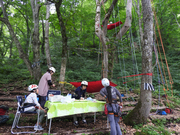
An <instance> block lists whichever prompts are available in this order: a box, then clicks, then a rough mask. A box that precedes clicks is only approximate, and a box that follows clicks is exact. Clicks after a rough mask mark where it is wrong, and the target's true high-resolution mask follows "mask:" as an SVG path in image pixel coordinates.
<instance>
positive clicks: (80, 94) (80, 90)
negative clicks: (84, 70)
mask: <svg viewBox="0 0 180 135" xmlns="http://www.w3.org/2000/svg"><path fill="white" fill-rule="evenodd" d="M87 86H88V82H87V81H82V82H81V86H79V87H77V89H76V90H75V94H74V95H73V96H72V98H75V99H80V100H84V98H85V93H86V88H87ZM73 119H74V125H75V126H78V125H79V124H78V121H77V116H76V115H74V116H73ZM82 122H83V124H87V122H86V120H85V114H82Z"/></svg>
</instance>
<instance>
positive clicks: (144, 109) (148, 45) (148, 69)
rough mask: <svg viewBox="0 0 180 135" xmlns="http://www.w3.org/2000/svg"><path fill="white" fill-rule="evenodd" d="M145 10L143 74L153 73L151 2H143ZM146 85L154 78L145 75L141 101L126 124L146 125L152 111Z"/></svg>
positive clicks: (145, 0)
mask: <svg viewBox="0 0 180 135" xmlns="http://www.w3.org/2000/svg"><path fill="white" fill-rule="evenodd" d="M141 2H142V9H143V23H144V36H143V41H144V44H143V45H142V73H152V47H153V14H152V8H151V1H149V0H141ZM144 83H150V84H152V76H148V75H143V76H142V79H141V91H140V99H139V101H138V104H137V106H136V107H135V109H134V110H133V111H131V112H130V113H129V114H128V116H127V117H126V119H125V121H124V122H125V124H128V125H134V124H140V123H146V122H147V118H148V116H149V113H150V110H151V100H152V99H151V98H152V97H151V91H150V90H144Z"/></svg>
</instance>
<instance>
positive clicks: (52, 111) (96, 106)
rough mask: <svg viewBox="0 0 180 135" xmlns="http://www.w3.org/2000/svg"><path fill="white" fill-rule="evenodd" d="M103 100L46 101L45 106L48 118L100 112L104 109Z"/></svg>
mask: <svg viewBox="0 0 180 135" xmlns="http://www.w3.org/2000/svg"><path fill="white" fill-rule="evenodd" d="M104 104H105V102H102V101H96V102H92V101H74V102H72V103H61V102H50V101H46V104H45V107H47V108H48V109H49V110H48V112H47V117H48V119H51V118H54V117H61V116H67V115H73V114H80V113H88V112H101V111H104Z"/></svg>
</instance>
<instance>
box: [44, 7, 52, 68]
mask: <svg viewBox="0 0 180 135" xmlns="http://www.w3.org/2000/svg"><path fill="white" fill-rule="evenodd" d="M49 10H50V5H49V4H48V5H47V6H46V22H45V50H46V61H47V66H48V68H50V67H51V66H52V64H51V55H50V51H49V14H50V12H49Z"/></svg>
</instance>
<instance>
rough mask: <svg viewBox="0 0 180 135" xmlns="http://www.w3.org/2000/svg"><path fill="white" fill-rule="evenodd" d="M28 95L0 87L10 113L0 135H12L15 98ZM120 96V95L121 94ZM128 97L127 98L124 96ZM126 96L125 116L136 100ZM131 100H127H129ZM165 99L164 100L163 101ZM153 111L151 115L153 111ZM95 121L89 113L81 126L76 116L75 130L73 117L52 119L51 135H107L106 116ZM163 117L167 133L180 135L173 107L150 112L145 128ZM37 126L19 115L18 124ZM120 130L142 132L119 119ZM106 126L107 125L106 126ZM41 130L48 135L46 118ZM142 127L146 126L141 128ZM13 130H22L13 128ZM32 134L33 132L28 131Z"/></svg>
mask: <svg viewBox="0 0 180 135" xmlns="http://www.w3.org/2000/svg"><path fill="white" fill-rule="evenodd" d="M68 92H69V91H66V90H64V91H63V93H64V94H66V93H68ZM27 93H28V92H27V87H21V86H14V85H13V84H9V85H8V86H7V85H6V86H2V87H1V88H0V104H1V105H6V106H8V107H9V111H8V112H7V113H6V115H9V116H10V117H11V119H10V120H9V121H8V122H7V123H6V124H3V125H0V135H9V134H11V126H12V122H13V117H14V115H15V114H16V109H17V102H16V96H17V95H22V96H23V97H24V95H26V94H27ZM121 93H123V92H121ZM94 96H95V97H94V98H95V99H97V100H104V99H103V98H102V97H101V96H100V95H99V93H97V94H95V95H94ZM126 96H127V95H126ZM128 96H129V97H133V99H134V100H133V101H130V100H127V97H124V98H123V104H124V106H123V109H122V111H123V113H124V114H127V113H128V111H131V110H132V109H133V108H134V107H135V105H136V103H137V99H138V95H136V94H134V93H130V94H128ZM128 99H130V98H128ZM163 100H165V99H163ZM157 101H158V100H157V99H153V103H156V102H157ZM165 108H166V106H165V105H164V104H163V103H162V105H161V106H160V108H159V109H165ZM151 109H152V110H155V111H156V109H157V105H153V106H152V108H151ZM155 111H154V112H155ZM96 115H97V117H96V122H95V123H94V114H93V113H88V114H86V120H87V123H88V124H87V125H84V124H82V122H81V117H80V115H79V117H78V118H79V121H80V123H79V126H78V127H76V126H74V125H73V117H72V116H66V117H61V118H54V119H53V120H52V126H51V134H57V135H85V134H92V135H106V134H107V135H108V134H109V132H110V127H109V126H107V117H106V115H105V114H104V113H103V112H99V113H97V114H96ZM161 118H165V119H166V120H167V121H166V123H165V129H166V130H168V131H169V132H172V131H173V133H172V134H174V135H178V134H179V135H180V122H176V123H175V122H174V120H176V119H180V110H179V108H174V109H173V114H168V115H163V116H162V115H157V114H155V113H153V112H152V113H151V114H150V117H149V119H148V123H147V125H153V126H154V124H153V123H152V120H153V119H161ZM35 123H36V117H35V116H34V115H22V117H21V119H20V124H19V125H34V124H35ZM119 124H120V127H121V130H122V133H123V135H133V134H135V133H136V132H137V131H138V132H141V130H139V129H137V128H136V129H135V128H133V127H131V126H126V125H125V124H124V123H123V119H120V121H119ZM108 125H109V124H108ZM42 126H43V128H44V130H43V131H38V132H36V134H43V135H46V134H47V133H48V127H49V121H48V125H47V126H46V118H44V120H43V125H42ZM144 126H145V125H144ZM15 131H23V129H15ZM31 131H32V130H31Z"/></svg>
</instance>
